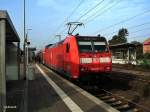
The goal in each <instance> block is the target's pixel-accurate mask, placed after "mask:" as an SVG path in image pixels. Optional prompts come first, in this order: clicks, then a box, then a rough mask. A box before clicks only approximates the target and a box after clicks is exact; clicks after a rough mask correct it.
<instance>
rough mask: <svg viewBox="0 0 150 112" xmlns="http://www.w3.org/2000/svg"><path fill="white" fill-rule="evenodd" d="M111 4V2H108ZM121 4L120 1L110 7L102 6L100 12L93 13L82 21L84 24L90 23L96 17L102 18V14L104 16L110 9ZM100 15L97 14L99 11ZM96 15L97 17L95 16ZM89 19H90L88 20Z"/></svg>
mask: <svg viewBox="0 0 150 112" xmlns="http://www.w3.org/2000/svg"><path fill="white" fill-rule="evenodd" d="M110 2H112V1H110ZM110 2H108V6H109V4H110ZM120 2H121V0H119V1H117V2H115V3H114V4H112V5H111V6H110V7H108V8H107V6H103V7H102V8H101V9H100V10H98V11H96V12H95V13H93V14H92V15H90V16H89V17H87V18H86V19H85V20H84V21H85V24H87V23H90V22H92V21H93V20H94V19H96V18H97V17H100V16H102V15H103V14H105V13H106V12H107V11H109V10H110V9H112V8H114V7H115V6H117V5H118V4H119V3H120ZM101 10H102V12H101V13H99V11H101ZM96 14H98V15H96ZM89 18H91V19H89Z"/></svg>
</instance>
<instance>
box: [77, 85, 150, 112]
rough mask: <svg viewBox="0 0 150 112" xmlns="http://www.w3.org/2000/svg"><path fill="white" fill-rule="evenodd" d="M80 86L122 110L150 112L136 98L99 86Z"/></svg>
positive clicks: (123, 111)
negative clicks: (129, 97)
mask: <svg viewBox="0 0 150 112" xmlns="http://www.w3.org/2000/svg"><path fill="white" fill-rule="evenodd" d="M78 86H80V87H81V88H82V89H84V90H86V91H87V92H89V93H91V94H93V95H94V96H96V97H97V98H99V99H100V100H102V101H104V102H105V103H107V104H109V105H110V106H112V107H113V108H115V109H117V110H119V111H121V112H150V109H149V108H147V107H145V106H143V105H140V104H138V103H136V99H135V100H129V99H127V98H125V97H124V96H120V95H118V94H113V93H112V92H110V91H108V90H106V89H102V88H99V87H97V86H93V87H92V86H84V85H78Z"/></svg>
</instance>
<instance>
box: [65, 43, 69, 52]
mask: <svg viewBox="0 0 150 112" xmlns="http://www.w3.org/2000/svg"><path fill="white" fill-rule="evenodd" d="M69 50H70V44H69V43H67V44H66V52H67V53H69Z"/></svg>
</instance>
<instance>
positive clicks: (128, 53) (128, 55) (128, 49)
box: [128, 48, 130, 63]
mask: <svg viewBox="0 0 150 112" xmlns="http://www.w3.org/2000/svg"><path fill="white" fill-rule="evenodd" d="M128 63H130V48H128Z"/></svg>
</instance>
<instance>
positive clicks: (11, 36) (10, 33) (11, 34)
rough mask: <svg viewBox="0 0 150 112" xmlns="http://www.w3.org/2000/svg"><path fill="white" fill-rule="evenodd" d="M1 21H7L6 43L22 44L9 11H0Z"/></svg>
mask: <svg viewBox="0 0 150 112" xmlns="http://www.w3.org/2000/svg"><path fill="white" fill-rule="evenodd" d="M0 20H5V21H6V41H7V42H8V41H10V42H20V38H19V36H18V34H17V32H16V30H15V28H14V25H13V23H12V21H11V19H10V17H9V15H8V13H7V11H4V10H0Z"/></svg>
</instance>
